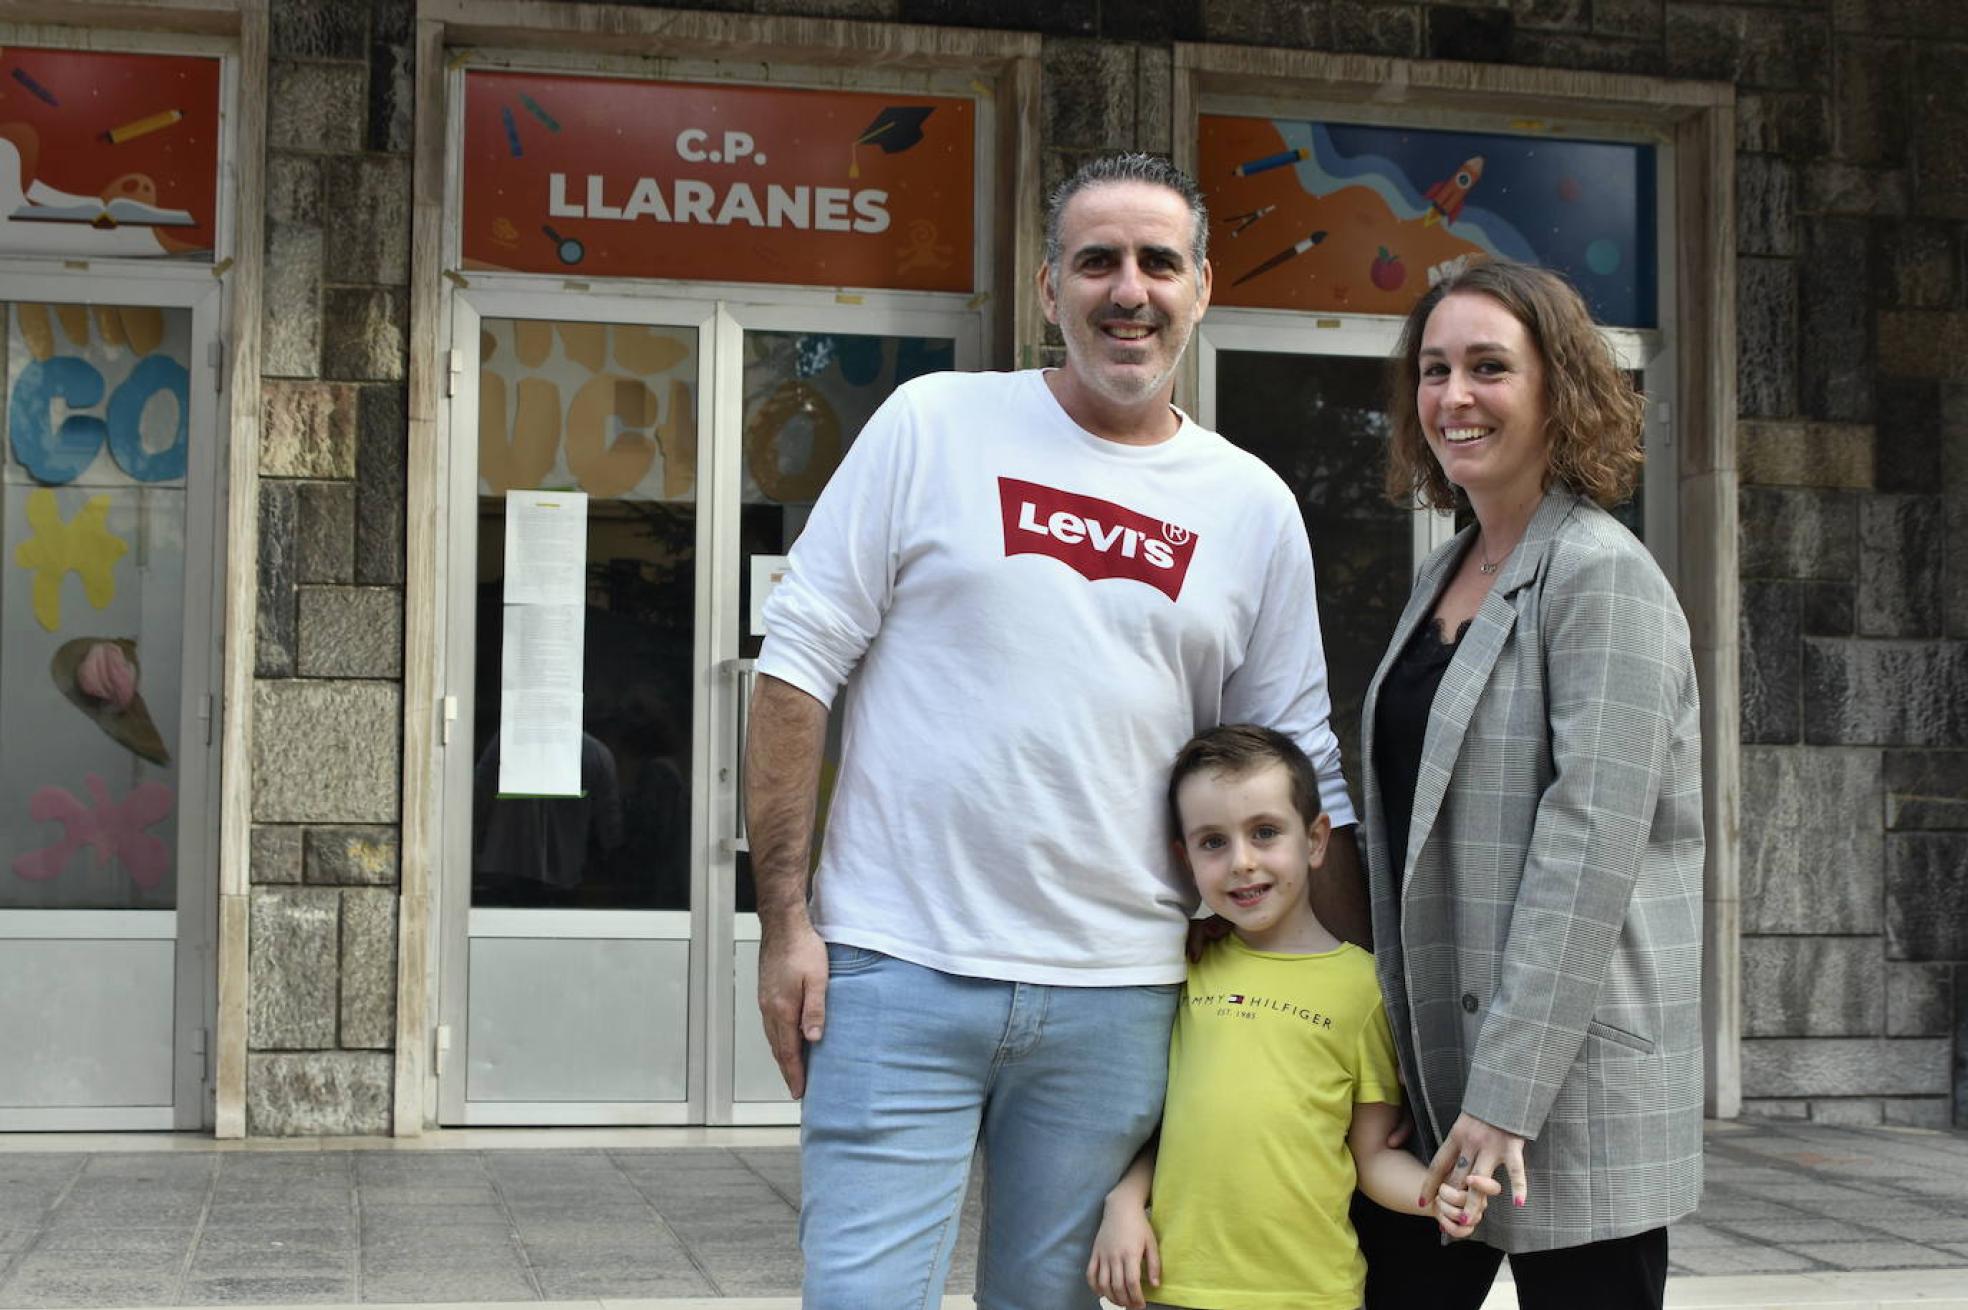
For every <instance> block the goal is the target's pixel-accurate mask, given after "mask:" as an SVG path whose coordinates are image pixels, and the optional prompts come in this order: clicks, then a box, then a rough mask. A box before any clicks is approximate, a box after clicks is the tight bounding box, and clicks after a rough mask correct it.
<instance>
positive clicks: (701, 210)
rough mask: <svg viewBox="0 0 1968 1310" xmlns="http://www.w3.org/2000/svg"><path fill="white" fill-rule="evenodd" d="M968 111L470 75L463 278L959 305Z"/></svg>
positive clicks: (774, 92)
mask: <svg viewBox="0 0 1968 1310" xmlns="http://www.w3.org/2000/svg"><path fill="white" fill-rule="evenodd" d="M975 152H976V112H975V108H974V106H973V105H972V104H971V102H970V101H969V100H967V99H961V98H957V97H948V96H916V95H903V94H888V93H864V92H850V91H806V90H796V89H790V88H781V87H760V86H733V85H724V84H717V85H712V84H702V83H679V82H638V81H630V80H625V79H620V78H606V77H567V76H558V75H545V74H534V73H506V72H490V71H487V72H476V71H475V72H471V73H469V74H467V76H466V78H465V150H464V234H463V236H464V263H465V267H466V268H474V269H506V270H511V271H516V272H526V273H556V274H560V275H563V276H575V277H654V278H687V279H694V280H699V281H711V282H789V283H796V284H800V285H805V286H845V287H871V288H886V289H896V290H905V291H969V290H971V289H972V282H973V275H972V270H973V267H974V255H973V246H974V241H975V232H974V219H973V214H974V200H975V191H976V158H975Z"/></svg>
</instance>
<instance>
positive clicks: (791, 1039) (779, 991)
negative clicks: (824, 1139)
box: [758, 921, 827, 1101]
mask: <svg viewBox="0 0 1968 1310" xmlns="http://www.w3.org/2000/svg"><path fill="white" fill-rule="evenodd" d="M758 1002H759V1014H760V1016H761V1017H763V1018H764V1020H765V1040H766V1043H767V1045H769V1046H771V1047H772V1058H773V1060H774V1061H776V1062H777V1063H778V1065H779V1076H780V1077H781V1078H784V1079H785V1080H786V1090H787V1091H788V1092H790V1093H792V1096H793V1099H794V1100H796V1101H797V1100H798V1099H799V1098H800V1097H802V1096H804V1095H806V1048H807V1046H808V1045H810V1044H811V1043H813V1042H817V1041H819V1040H820V1035H821V1033H822V1032H824V1031H825V1030H826V1027H827V943H825V942H823V941H821V940H820V934H819V933H816V932H814V931H813V925H812V924H810V923H806V922H804V921H802V922H801V923H799V924H798V925H796V926H789V927H787V928H784V929H781V930H779V931H776V932H771V933H768V934H766V937H765V940H764V941H762V942H760V943H759V982H758Z"/></svg>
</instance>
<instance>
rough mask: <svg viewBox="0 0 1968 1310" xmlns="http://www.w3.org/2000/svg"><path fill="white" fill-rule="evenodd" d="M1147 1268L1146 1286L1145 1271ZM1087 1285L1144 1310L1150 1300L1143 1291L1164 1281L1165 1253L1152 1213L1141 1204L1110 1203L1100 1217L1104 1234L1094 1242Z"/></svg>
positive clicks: (1134, 1309) (1131, 1308)
mask: <svg viewBox="0 0 1968 1310" xmlns="http://www.w3.org/2000/svg"><path fill="white" fill-rule="evenodd" d="M1144 1265H1145V1266H1146V1267H1147V1271H1148V1277H1147V1279H1146V1281H1145V1283H1144V1281H1143V1279H1142V1276H1141V1274H1142V1268H1143V1266H1144ZM1086 1277H1087V1286H1088V1287H1091V1288H1092V1289H1093V1290H1094V1291H1096V1292H1098V1293H1099V1294H1100V1295H1102V1296H1104V1297H1106V1298H1107V1299H1108V1300H1109V1301H1112V1302H1113V1303H1114V1304H1115V1305H1119V1306H1126V1307H1127V1308H1128V1310H1143V1307H1145V1306H1146V1305H1147V1304H1148V1298H1147V1296H1146V1295H1145V1294H1144V1291H1143V1288H1144V1286H1145V1287H1154V1286H1156V1285H1157V1284H1159V1283H1160V1282H1161V1281H1162V1253H1161V1250H1160V1248H1159V1247H1157V1246H1156V1245H1155V1230H1154V1228H1153V1227H1152V1226H1151V1225H1150V1224H1149V1222H1148V1212H1147V1211H1146V1210H1144V1209H1142V1208H1141V1207H1140V1206H1138V1205H1134V1204H1120V1205H1116V1204H1114V1203H1111V1202H1110V1203H1109V1204H1108V1205H1107V1207H1106V1209H1105V1210H1104V1211H1103V1212H1102V1214H1101V1218H1100V1232H1099V1233H1098V1234H1097V1235H1096V1236H1095V1237H1094V1239H1093V1257H1092V1258H1091V1259H1089V1260H1088V1261H1087V1274H1086Z"/></svg>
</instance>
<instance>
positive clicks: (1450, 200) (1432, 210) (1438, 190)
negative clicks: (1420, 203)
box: [1421, 155, 1483, 227]
mask: <svg viewBox="0 0 1968 1310" xmlns="http://www.w3.org/2000/svg"><path fill="white" fill-rule="evenodd" d="M1482 176H1483V157H1482V156H1481V155H1476V156H1473V157H1471V158H1469V159H1465V160H1463V161H1462V167H1461V168H1458V169H1457V170H1456V171H1455V176H1454V177H1445V178H1443V179H1442V180H1441V181H1440V182H1437V183H1436V184H1435V185H1434V186H1432V187H1429V188H1428V190H1426V191H1424V192H1422V193H1421V194H1422V195H1424V196H1426V197H1427V198H1428V204H1429V209H1428V212H1427V213H1426V214H1423V215H1422V216H1421V225H1422V226H1423V227H1427V226H1429V225H1430V224H1432V223H1433V222H1434V221H1435V220H1436V219H1438V218H1439V219H1441V220H1442V221H1443V222H1444V223H1453V222H1455V221H1456V218H1457V217H1458V216H1459V215H1460V214H1461V213H1462V205H1463V202H1464V201H1465V200H1467V199H1469V193H1470V191H1472V190H1473V189H1475V186H1476V183H1477V182H1478V181H1480V180H1481V179H1482Z"/></svg>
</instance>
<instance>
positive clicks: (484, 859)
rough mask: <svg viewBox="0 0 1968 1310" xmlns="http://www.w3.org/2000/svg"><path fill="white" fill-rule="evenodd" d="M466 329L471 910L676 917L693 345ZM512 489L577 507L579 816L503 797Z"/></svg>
mask: <svg viewBox="0 0 1968 1310" xmlns="http://www.w3.org/2000/svg"><path fill="white" fill-rule="evenodd" d="M481 326H482V332H481V336H480V340H479V359H480V365H479V520H478V624H477V670H476V675H475V676H476V687H477V694H476V696H475V697H474V704H475V707H476V721H475V722H474V724H473V740H474V743H475V745H474V749H475V755H474V758H475V759H476V760H477V762H478V763H477V767H476V769H475V770H474V778H475V786H474V797H473V803H472V904H473V905H475V906H480V907H486V906H536V907H538V906H547V907H564V908H581V909H688V908H689V906H690V861H689V854H690V768H691V721H690V715H691V696H692V684H691V676H690V668H691V649H692V625H693V623H694V622H695V616H696V569H697V505H696V497H697V395H696V391H697V366H698V365H697V332H696V329H694V328H671V327H647V326H640V325H634V324H605V323H546V322H539V321H533V320H514V319H486V320H485V321H484V323H483V324H482V325H481ZM515 488H518V489H552V488H571V489H574V490H579V491H585V492H587V493H588V497H589V499H588V559H587V590H588V594H587V620H586V624H585V628H584V633H585V638H584V648H583V662H582V683H583V686H584V687H585V695H584V698H583V706H582V711H583V712H582V717H583V723H582V729H583V732H582V751H581V786H582V790H583V791H584V792H586V795H585V796H582V797H578V798H566V799H545V800H543V799H537V798H510V797H501V796H499V795H498V774H499V744H498V731H499V699H500V697H499V685H500V683H499V673H500V660H501V658H502V654H503V650H502V648H503V645H504V642H503V640H502V638H503V626H504V622H505V614H504V611H505V604H504V601H505V542H506V515H505V503H506V502H505V493H506V492H507V491H508V490H512V489H515Z"/></svg>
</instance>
